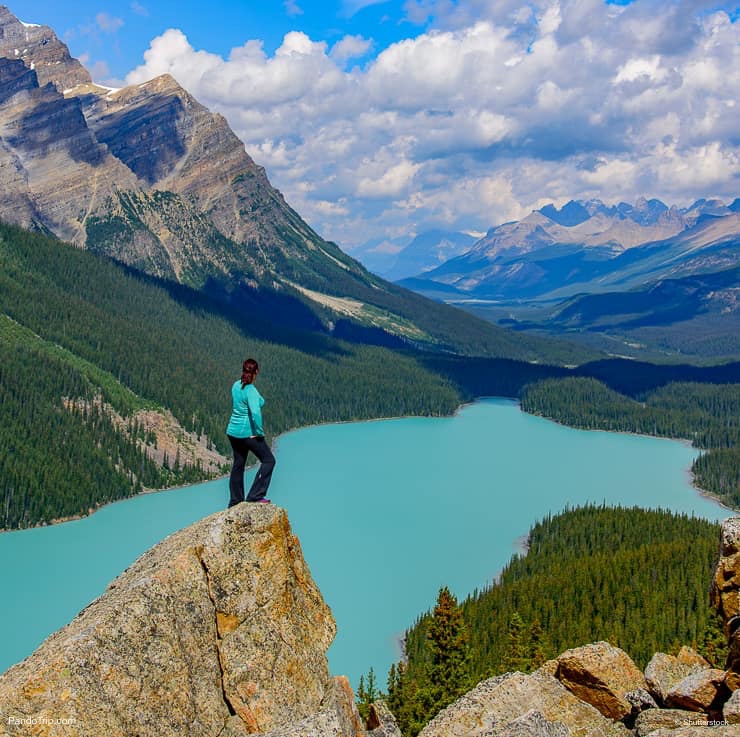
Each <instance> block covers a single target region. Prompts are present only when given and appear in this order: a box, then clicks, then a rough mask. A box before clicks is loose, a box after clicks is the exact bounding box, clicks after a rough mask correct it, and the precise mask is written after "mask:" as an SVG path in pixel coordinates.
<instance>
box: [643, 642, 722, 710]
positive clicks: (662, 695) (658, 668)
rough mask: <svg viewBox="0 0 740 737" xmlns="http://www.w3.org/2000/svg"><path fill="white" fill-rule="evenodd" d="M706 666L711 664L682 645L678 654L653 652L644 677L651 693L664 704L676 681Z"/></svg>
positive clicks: (699, 671)
mask: <svg viewBox="0 0 740 737" xmlns="http://www.w3.org/2000/svg"><path fill="white" fill-rule="evenodd" d="M707 668H711V665H710V664H709V663H708V662H707V661H706V660H705V659H704V658H703V657H702V656H701V655H699V653H697V652H695V651H694V650H692V649H691V648H688V647H682V648H681V650H680V651H679V653H678V655H667V654H666V653H655V655H653V657H652V659H651V660H650V662H649V663H648V665H647V668H645V679H646V680H647V683H648V686H649V688H650V690H651V691H652V693H654V694H655V696H656V698H658V700H659V701H660V703H661V704H664V703H665V701H666V697H667V696H668V693H669V691H670V690H671V689H672V688H673V687H674V686H675V685H676V684H677V683H679V682H680V681H682V680H683V679H684V678H687V677H688V676H692V675H694V674H695V673H701V672H702V671H704V670H706V669H707Z"/></svg>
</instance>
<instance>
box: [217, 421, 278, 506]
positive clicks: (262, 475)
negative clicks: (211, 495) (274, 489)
mask: <svg viewBox="0 0 740 737" xmlns="http://www.w3.org/2000/svg"><path fill="white" fill-rule="evenodd" d="M227 437H228V438H229V442H230V443H231V447H232V448H233V450H234V465H233V466H232V467H231V477H230V478H229V492H230V494H231V498H230V499H229V506H230V507H233V506H234V505H235V504H239V502H243V501H244V466H245V465H246V464H247V456H248V455H249V451H250V450H251V451H252V453H254V454H255V455H256V456H257V458H258V459H259V462H260V467H259V470H258V471H257V475H256V476H255V477H254V482H253V483H252V488H251V489H250V490H249V495H248V496H247V501H248V502H257V501H259V500H260V499H264V498H265V496H267V487H268V486H269V485H270V481H271V480H272V470H273V468H275V456H274V455H273V454H272V451H271V450H270V446H269V445H268V444H267V443H266V442H265V439H264V438H233V437H231V435H228V436H227Z"/></svg>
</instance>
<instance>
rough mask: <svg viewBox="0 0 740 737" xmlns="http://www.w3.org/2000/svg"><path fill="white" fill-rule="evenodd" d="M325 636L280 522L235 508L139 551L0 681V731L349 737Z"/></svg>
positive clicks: (283, 519)
mask: <svg viewBox="0 0 740 737" xmlns="http://www.w3.org/2000/svg"><path fill="white" fill-rule="evenodd" d="M334 633H335V624H334V620H333V617H332V615H331V612H330V611H329V609H328V607H327V606H326V604H325V602H324V600H323V598H322V596H321V593H320V592H319V590H318V589H317V587H316V585H315V583H314V582H313V579H312V578H311V574H310V572H309V570H308V568H307V566H306V564H305V561H304V560H303V556H302V554H301V549H300V545H299V543H298V541H297V539H296V538H295V537H294V536H293V535H292V533H291V530H290V526H289V523H288V519H287V516H286V514H285V512H284V511H282V510H281V509H278V508H276V507H272V506H268V505H264V506H263V505H248V504H241V505H238V506H237V507H234V508H233V509H231V510H229V511H227V512H220V513H217V514H214V515H211V516H210V517H207V518H205V519H203V520H201V521H200V522H198V523H196V524H195V525H192V526H191V527H188V528H186V529H184V530H181V531H180V532H177V533H175V534H173V535H171V536H169V537H168V538H166V539H165V540H163V541H162V542H161V543H159V544H158V545H157V546H155V547H154V548H152V549H151V550H149V551H148V552H147V553H145V554H144V555H143V556H142V557H141V558H139V559H138V560H137V561H136V562H135V563H134V564H133V565H132V566H131V567H130V568H128V569H127V570H126V571H125V572H124V573H122V574H121V575H120V576H119V577H118V578H116V579H115V580H114V581H113V582H112V583H111V584H110V585H109V586H108V588H107V589H106V591H105V592H104V593H103V595H102V596H101V597H100V598H98V599H96V600H95V601H94V602H93V603H92V604H90V605H89V606H88V607H87V608H86V609H84V610H83V611H82V612H81V613H80V614H79V615H78V616H77V617H76V618H75V619H74V620H73V621H72V622H71V623H70V624H69V625H67V626H66V627H64V628H63V629H62V630H60V631H59V632H57V633H55V634H54V635H52V636H51V637H50V638H49V639H47V640H46V642H44V643H43V644H42V645H41V647H39V649H38V650H37V651H36V652H35V653H33V654H32V655H31V656H30V657H28V658H26V659H25V660H24V661H22V662H21V663H19V664H18V665H16V666H14V667H12V668H11V669H10V670H9V671H7V673H5V674H4V675H3V676H2V677H0V733H7V734H9V735H28V734H37V733H41V734H55V735H79V736H80V737H82V736H83V735H90V736H91V737H92V736H93V735H94V736H95V737H99V735H101V734H106V735H111V736H113V735H122V736H123V735H134V734H135V735H140V736H141V737H144V736H145V735H152V737H155V736H157V737H160V736H162V735H173V736H174V735H213V737H215V736H216V735H219V734H222V733H223V734H229V735H232V736H233V735H241V734H254V733H266V732H272V731H274V730H280V733H286V734H287V733H291V734H292V732H291V731H290V730H291V729H293V726H292V725H296V724H303V725H304V726H305V730H304V734H306V735H308V734H323V735H329V734H337V735H338V734H346V735H352V734H355V733H357V731H358V730H359V729H360V723H359V719H358V718H357V713H356V710H355V708H354V705H353V702H352V694H351V690H349V689H348V687H347V686H346V681H342V680H341V679H340V680H336V679H331V678H330V676H329V670H328V665H327V660H326V654H325V653H326V649H327V648H328V647H329V645H330V644H331V641H332V639H333V637H334ZM51 718H53V719H54V720H62V721H60V722H58V723H56V724H55V725H54V727H53V729H51V730H50V729H43V728H42V729H41V731H40V732H39V731H37V729H35V728H34V726H33V725H36V726H38V725H42V727H43V724H44V723H43V720H44V719H51ZM34 720H35V721H34ZM317 725H319V726H321V725H323V726H321V730H322V731H320V730H319V726H317ZM342 725H343V726H342ZM348 725H349V726H348ZM352 725H354V726H352ZM340 730H344V731H340Z"/></svg>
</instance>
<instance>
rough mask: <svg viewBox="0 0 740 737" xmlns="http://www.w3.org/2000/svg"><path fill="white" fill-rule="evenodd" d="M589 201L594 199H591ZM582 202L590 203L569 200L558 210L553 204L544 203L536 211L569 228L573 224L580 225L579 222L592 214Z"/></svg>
mask: <svg viewBox="0 0 740 737" xmlns="http://www.w3.org/2000/svg"><path fill="white" fill-rule="evenodd" d="M591 202H594V201H593V200H592V201H591ZM584 204H591V203H581V202H576V200H571V201H570V202H568V203H566V204H565V205H563V207H561V208H560V209H559V210H558V209H557V208H556V207H555V206H554V205H552V204H550V205H545V207H543V208H542V209H541V210H537V211H536V212H540V213H541V214H542V215H544V216H545V217H547V218H549V219H550V220H552V221H553V222H554V223H557V224H558V225H563V226H565V227H566V228H570V227H573V226H574V225H580V224H581V223H583V222H585V221H586V220H588V219H589V218H590V217H591V215H593V212H589V210H588V209H587V208H586V207H585V206H584Z"/></svg>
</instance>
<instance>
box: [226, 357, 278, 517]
mask: <svg viewBox="0 0 740 737" xmlns="http://www.w3.org/2000/svg"><path fill="white" fill-rule="evenodd" d="M259 370H260V368H259V365H258V364H257V361H255V360H254V359H253V358H248V359H247V360H246V361H244V364H243V365H242V377H241V379H237V380H236V381H235V382H234V385H233V386H232V387H231V399H232V405H233V410H232V412H231V419H230V420H229V425H228V427H227V428H226V435H227V436H228V438H229V442H230V443H231V447H232V448H233V450H234V465H233V466H232V468H231V477H230V478H229V492H230V494H231V498H230V499H229V507H233V506H234V505H235V504H239V502H243V501H244V466H245V465H246V463H247V456H248V455H249V451H250V450H251V451H252V453H254V454H255V455H256V456H257V458H258V459H259V461H260V467H259V471H257V475H256V476H255V478H254V482H253V483H252V488H251V489H250V490H249V494H248V495H247V499H246V501H248V502H262V503H264V504H268V503H269V502H270V500H269V499H266V498H265V497H266V495H267V487H268V486H269V485H270V480H271V479H272V470H273V468H275V456H274V455H273V454H272V451H271V450H270V446H269V445H268V444H267V443H266V442H265V432H264V430H263V429H262V405H263V404H264V403H265V400H264V399H263V398H262V395H261V394H260V393H259V392H258V391H257V387H256V386H255V385H254V380H255V378H256V377H257V374H258V373H259Z"/></svg>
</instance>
